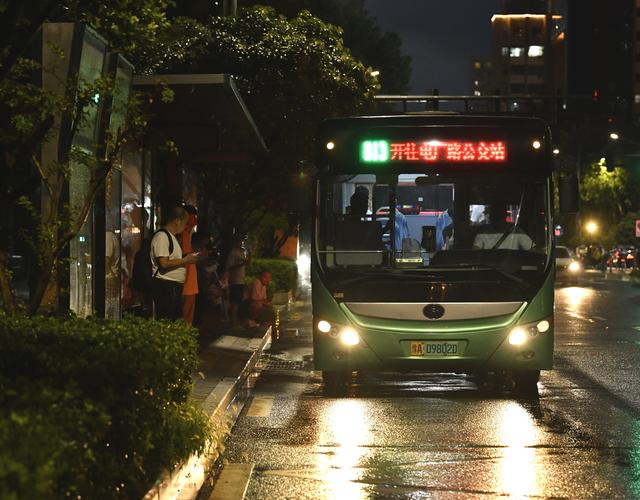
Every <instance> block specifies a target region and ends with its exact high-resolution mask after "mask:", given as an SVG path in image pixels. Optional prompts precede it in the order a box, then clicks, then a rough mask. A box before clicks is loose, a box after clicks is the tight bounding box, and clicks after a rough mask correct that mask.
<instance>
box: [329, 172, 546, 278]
mask: <svg viewBox="0 0 640 500" xmlns="http://www.w3.org/2000/svg"><path fill="white" fill-rule="evenodd" d="M549 185H550V181H549V178H548V176H537V177H536V176H533V175H517V174H514V175H504V174H496V173H495V172H484V173H477V174H470V173H469V172H468V171H467V172H464V173H463V172H460V173H457V174H456V173H452V174H446V175H445V174H438V173H430V174H425V173H401V174H395V175H383V174H372V173H362V174H341V175H335V174H333V175H332V174H327V175H326V176H325V177H324V178H322V179H320V200H319V205H318V213H317V218H318V219H317V228H318V231H317V249H318V258H319V262H320V264H321V266H322V267H323V268H328V269H331V268H333V269H341V268H344V269H349V270H351V271H354V270H356V269H366V270H368V271H383V270H388V269H394V270H395V269H412V270H414V271H415V270H421V269H422V270H425V271H429V272H431V271H435V270H439V271H441V272H447V271H451V270H463V269H464V270H473V269H485V270H486V269H493V270H495V271H498V272H500V271H502V272H508V273H514V274H519V273H523V272H537V273H541V272H542V271H544V269H545V266H546V265H547V262H548V254H549V251H550V245H551V234H550V230H549V228H550V227H552V225H551V221H550V208H551V201H550V195H549ZM390 207H394V210H390Z"/></svg>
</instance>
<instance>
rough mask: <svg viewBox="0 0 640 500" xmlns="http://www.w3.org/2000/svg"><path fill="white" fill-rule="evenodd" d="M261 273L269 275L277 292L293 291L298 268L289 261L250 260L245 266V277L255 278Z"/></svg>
mask: <svg viewBox="0 0 640 500" xmlns="http://www.w3.org/2000/svg"><path fill="white" fill-rule="evenodd" d="M263 271H269V272H270V273H271V278H272V279H273V284H274V285H275V289H276V290H277V291H287V290H295V288H296V282H297V279H298V266H296V263H295V262H294V261H292V260H289V259H252V260H251V262H250V263H249V265H248V266H247V276H252V277H257V276H260V275H261V274H262V272H263ZM251 281H253V279H252V280H251Z"/></svg>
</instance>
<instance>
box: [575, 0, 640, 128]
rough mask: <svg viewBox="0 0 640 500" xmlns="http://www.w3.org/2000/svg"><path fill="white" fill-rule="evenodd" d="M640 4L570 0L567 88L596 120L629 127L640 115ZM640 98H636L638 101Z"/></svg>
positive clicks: (618, 0) (625, 0) (624, 0)
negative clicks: (584, 99)
mask: <svg viewBox="0 0 640 500" xmlns="http://www.w3.org/2000/svg"><path fill="white" fill-rule="evenodd" d="M638 8H640V2H638V1H637V0H616V1H615V2H611V1H608V0H570V1H569V7H568V33H567V35H568V46H567V56H568V67H567V88H568V93H569V94H570V95H585V96H591V99H590V100H588V101H585V102H583V103H582V104H581V106H580V107H581V109H582V110H583V111H585V112H586V111H588V112H589V113H590V114H591V115H592V117H593V119H595V120H600V121H604V120H609V121H611V122H616V123H617V124H619V125H621V126H622V125H623V124H625V123H630V122H631V121H632V118H633V115H634V114H635V115H636V116H637V114H638V112H639V111H640V38H639V37H640V31H639V30H640V24H639V23H640V17H638V14H640V11H639V10H638ZM636 96H637V98H636Z"/></svg>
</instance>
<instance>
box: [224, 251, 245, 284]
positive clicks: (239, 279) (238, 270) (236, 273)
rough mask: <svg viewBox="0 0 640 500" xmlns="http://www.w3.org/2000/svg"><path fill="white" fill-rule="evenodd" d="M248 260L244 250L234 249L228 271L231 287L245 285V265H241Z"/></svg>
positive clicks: (230, 255)
mask: <svg viewBox="0 0 640 500" xmlns="http://www.w3.org/2000/svg"><path fill="white" fill-rule="evenodd" d="M245 260H246V255H245V253H244V250H243V249H242V248H232V249H231V252H230V253H229V257H228V258H227V270H228V271H229V284H230V285H242V284H244V272H245V265H240V266H238V267H232V266H237V265H238V264H241V263H242V262H244V261H245Z"/></svg>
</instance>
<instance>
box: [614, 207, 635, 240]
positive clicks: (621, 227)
mask: <svg viewBox="0 0 640 500" xmlns="http://www.w3.org/2000/svg"><path fill="white" fill-rule="evenodd" d="M636 220H640V213H639V212H630V213H627V214H626V215H625V216H624V217H623V218H622V219H621V220H620V222H618V223H617V224H616V225H615V226H613V227H612V228H611V230H610V232H609V233H610V234H609V237H608V240H609V241H610V242H611V245H637V244H638V238H636Z"/></svg>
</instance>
